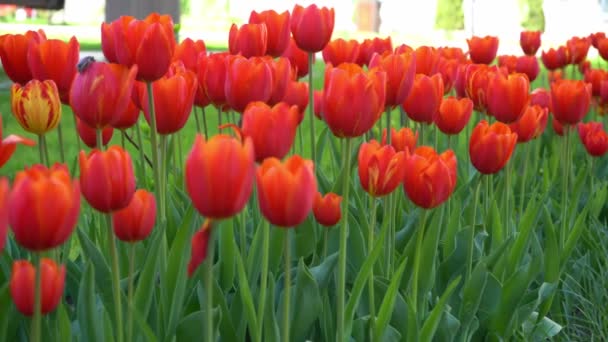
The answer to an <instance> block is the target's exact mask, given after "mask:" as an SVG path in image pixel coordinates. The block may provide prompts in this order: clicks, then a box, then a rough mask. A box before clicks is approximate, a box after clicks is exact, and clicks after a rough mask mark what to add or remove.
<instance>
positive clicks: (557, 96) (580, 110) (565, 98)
mask: <svg viewBox="0 0 608 342" xmlns="http://www.w3.org/2000/svg"><path fill="white" fill-rule="evenodd" d="M590 104H591V85H590V84H588V83H585V82H583V81H574V80H559V81H556V82H554V83H552V84H551V109H552V111H553V115H554V116H555V119H557V120H558V121H559V122H560V123H561V124H565V125H574V124H576V123H578V122H579V121H581V120H582V119H583V117H585V115H587V112H589V106H590Z"/></svg>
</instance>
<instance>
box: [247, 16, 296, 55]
mask: <svg viewBox="0 0 608 342" xmlns="http://www.w3.org/2000/svg"><path fill="white" fill-rule="evenodd" d="M290 19H291V18H290V15H289V12H288V11H285V12H283V13H281V14H279V13H277V12H276V11H275V10H267V11H262V12H260V13H258V12H256V11H251V14H250V15H249V23H250V24H262V23H263V24H266V30H267V32H268V38H267V46H266V54H268V55H270V56H272V57H279V56H281V54H282V53H283V52H284V51H285V49H287V45H288V44H289V39H290V37H291V32H290Z"/></svg>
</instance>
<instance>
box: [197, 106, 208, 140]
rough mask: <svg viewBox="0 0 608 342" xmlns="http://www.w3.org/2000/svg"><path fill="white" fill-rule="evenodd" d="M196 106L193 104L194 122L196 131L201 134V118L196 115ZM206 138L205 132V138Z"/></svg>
mask: <svg viewBox="0 0 608 342" xmlns="http://www.w3.org/2000/svg"><path fill="white" fill-rule="evenodd" d="M197 108H198V107H197V106H194V121H195V122H196V133H198V134H201V133H202V132H201V120H200V119H199V117H198V110H196V109H197ZM206 138H207V133H206V132H205V139H206Z"/></svg>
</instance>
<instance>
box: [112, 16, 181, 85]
mask: <svg viewBox="0 0 608 342" xmlns="http://www.w3.org/2000/svg"><path fill="white" fill-rule="evenodd" d="M101 36H102V40H101V45H102V50H104V54H105V52H106V51H108V52H109V53H108V54H109V55H110V56H109V57H110V58H108V60H110V61H112V60H113V59H114V58H113V57H114V56H113V55H112V54H113V53H114V55H115V57H116V61H117V62H118V63H120V64H123V65H125V66H127V67H132V66H134V65H137V79H138V80H140V81H146V82H152V81H156V80H157V79H159V78H161V77H162V76H163V75H164V74H165V73H166V72H167V70H168V69H169V65H170V64H171V60H172V59H173V53H174V51H175V45H176V44H177V43H176V41H175V34H174V31H173V19H172V18H171V16H170V15H160V14H158V13H151V14H150V15H148V16H147V17H146V18H145V19H144V20H138V19H135V18H133V17H129V16H126V17H120V18H118V19H116V20H115V21H114V22H112V23H110V24H107V23H103V24H102V27H101ZM104 36H105V37H104ZM104 43H105V44H104ZM104 45H108V46H106V47H105V48H104ZM112 45H113V46H112ZM112 51H113V52H112ZM152 51H153V53H151V52H152ZM106 57H108V55H106Z"/></svg>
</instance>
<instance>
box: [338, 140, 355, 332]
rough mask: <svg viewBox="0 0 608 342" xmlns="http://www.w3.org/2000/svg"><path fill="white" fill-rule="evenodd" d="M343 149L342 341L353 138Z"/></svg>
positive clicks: (339, 305) (340, 320)
mask: <svg viewBox="0 0 608 342" xmlns="http://www.w3.org/2000/svg"><path fill="white" fill-rule="evenodd" d="M343 146H346V147H345V151H343V156H344V160H345V163H344V164H343V166H342V167H345V168H346V173H345V174H344V179H343V183H342V186H343V188H342V196H343V199H344V216H343V218H342V224H341V225H340V247H339V249H338V289H337V292H338V296H337V297H338V305H337V306H338V320H337V322H336V324H337V325H338V327H337V329H338V333H337V340H338V341H339V342H343V341H344V340H345V336H344V334H345V332H344V302H345V292H346V248H347V247H346V246H347V245H346V238H347V236H348V195H349V190H350V159H351V153H352V148H353V140H352V139H346V144H345V145H343Z"/></svg>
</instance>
